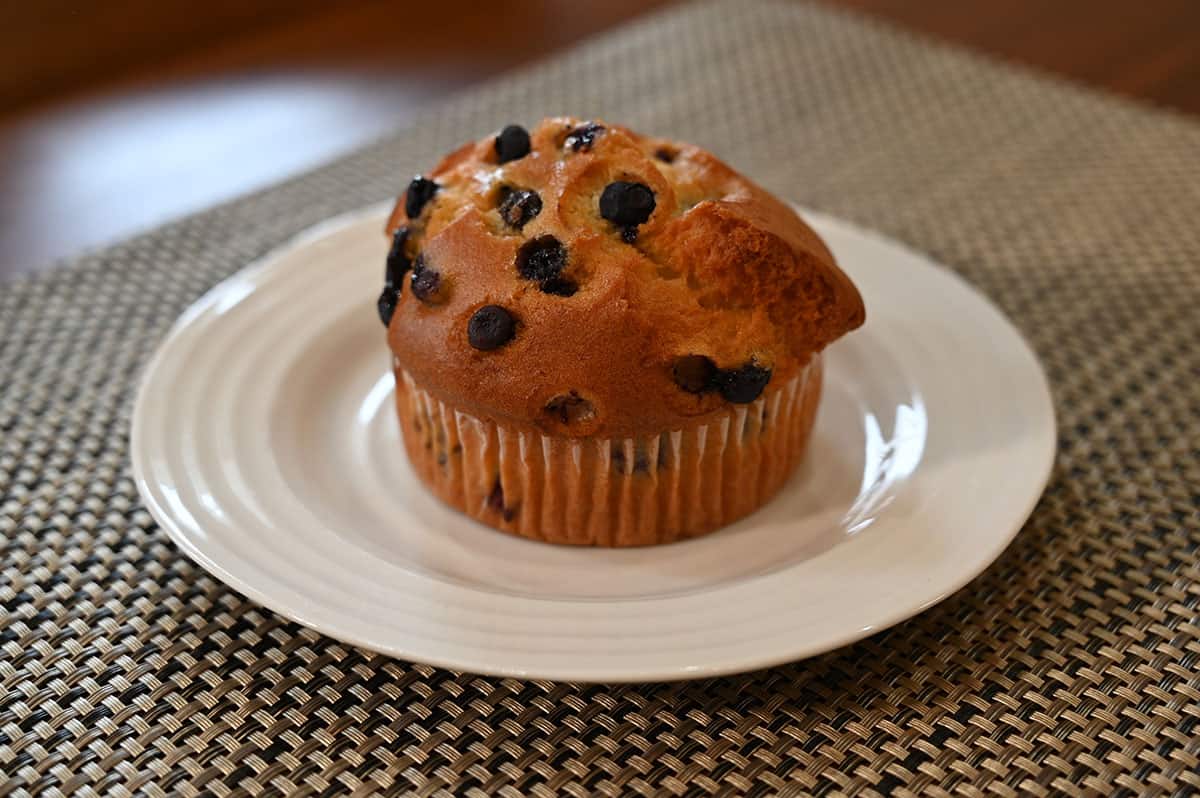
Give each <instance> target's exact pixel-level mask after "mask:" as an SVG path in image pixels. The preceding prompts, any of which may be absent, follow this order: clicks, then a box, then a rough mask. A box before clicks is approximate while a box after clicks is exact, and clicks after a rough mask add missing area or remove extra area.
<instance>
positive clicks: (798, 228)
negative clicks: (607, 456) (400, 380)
mask: <svg viewBox="0 0 1200 798" xmlns="http://www.w3.org/2000/svg"><path fill="white" fill-rule="evenodd" d="M387 232H388V233H389V235H391V236H392V237H393V245H392V251H391V252H390V253H389V256H388V274H387V286H386V287H385V289H384V292H383V294H382V295H381V297H380V302H379V305H380V308H379V310H380V315H381V317H383V318H384V319H385V323H387V324H388V344H389V346H390V347H391V350H392V352H393V354H394V355H395V358H396V361H397V363H398V364H399V365H400V366H401V367H402V368H403V369H405V370H406V371H408V372H409V373H410V374H411V375H412V376H413V378H414V379H415V380H416V381H417V382H418V383H419V384H421V385H422V386H423V387H424V388H425V389H426V390H428V391H430V392H431V393H433V394H434V395H435V396H437V397H438V398H440V399H442V400H443V401H445V402H447V403H449V404H451V405H453V406H456V407H458V408H460V409H461V410H463V411H465V412H467V413H470V414H472V415H475V416H479V417H484V418H490V419H494V420H496V421H500V422H503V423H509V424H513V423H516V424H519V425H531V426H534V427H537V428H539V429H540V430H542V431H543V432H546V433H549V434H553V435H564V436H598V437H628V436H638V435H654V434H658V433H661V432H665V431H668V430H674V429H682V428H684V427H690V426H692V425H694V424H697V423H703V422H707V421H710V420H711V419H712V417H713V416H715V415H717V414H719V413H721V412H723V411H725V410H727V409H728V408H729V407H730V406H731V404H736V403H745V402H749V401H753V400H754V399H755V398H757V397H758V396H759V395H760V394H763V393H764V392H765V393H766V394H768V395H769V394H770V393H771V392H772V391H773V390H777V389H778V388H779V386H781V385H783V384H785V383H786V382H787V381H788V380H789V379H790V378H792V377H793V376H795V375H796V374H797V373H798V371H799V369H800V368H801V367H803V366H804V365H805V364H807V362H808V361H809V360H810V358H811V357H812V356H813V354H814V353H816V352H819V351H820V350H821V349H822V348H824V347H825V346H826V345H827V344H829V343H830V342H831V341H833V340H835V339H836V338H838V337H839V336H841V335H843V334H844V333H846V332H848V331H850V330H852V329H854V328H855V327H858V326H859V325H861V324H862V323H863V320H864V310H863V304H862V299H861V297H860V296H859V294H858V291H857V290H856V289H855V287H854V285H853V284H852V283H851V282H850V280H849V279H848V278H847V277H846V275H845V274H843V273H842V271H841V270H840V269H839V268H838V267H837V265H836V264H835V263H834V260H833V256H832V255H831V254H830V253H829V250H828V249H827V248H826V247H825V245H824V244H823V243H822V241H821V240H820V238H818V237H817V235H816V234H815V233H814V232H813V231H812V230H811V229H810V228H809V227H808V226H807V225H806V224H804V222H802V221H801V220H800V218H799V217H798V216H797V215H796V214H795V212H793V211H792V209H791V208H790V207H788V206H787V205H785V204H784V203H782V202H780V201H779V200H777V199H775V198H774V197H773V196H771V195H770V194H768V193H767V192H766V191H764V190H763V189H761V188H759V187H758V186H756V185H755V184H754V183H752V182H750V181H749V180H747V179H746V178H745V177H742V176H741V175H739V174H738V173H737V172H735V171H733V170H732V169H730V168H729V167H728V166H726V165H725V164H724V163H722V162H721V161H720V160H718V159H717V158H716V157H714V156H713V155H712V154H710V153H709V152H706V151H705V150H702V149H700V148H699V147H695V146H692V145H689V144H683V143H680V142H674V141H668V140H666V139H657V138H651V137H648V136H641V135H638V134H636V133H633V132H632V131H630V130H627V129H625V128H623V127H620V126H617V125H610V124H608V123H607V122H603V121H592V122H585V121H582V120H578V119H567V118H557V119H547V120H544V121H543V122H542V123H541V124H539V125H538V126H537V127H536V128H535V129H534V130H533V131H532V133H528V134H527V133H526V132H525V131H524V130H523V129H521V128H519V127H517V126H515V125H510V126H509V127H507V128H505V129H504V130H503V131H501V133H499V134H496V135H492V136H488V137H487V138H484V139H481V140H480V141H477V142H473V143H470V144H467V145H465V146H463V147H461V148H460V149H458V150H456V151H455V152H453V153H451V154H450V155H448V156H446V157H445V158H444V159H443V160H442V162H441V163H439V164H438V165H437V167H436V168H435V169H434V170H433V171H432V172H430V173H429V175H428V176H427V177H418V178H414V180H413V182H412V183H411V184H410V186H409V188H408V190H407V191H406V192H405V194H404V195H402V196H401V197H400V199H399V201H398V202H397V203H396V208H395V210H394V211H393V212H392V215H391V218H390V219H389V220H388V224H387ZM406 284H407V285H406Z"/></svg>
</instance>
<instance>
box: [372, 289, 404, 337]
mask: <svg viewBox="0 0 1200 798" xmlns="http://www.w3.org/2000/svg"><path fill="white" fill-rule="evenodd" d="M399 301H400V288H399V287H397V286H391V285H385V286H384V287H383V293H381V294H380V295H379V300H378V301H377V302H376V303H375V307H376V308H377V309H378V310H379V320H380V321H382V322H383V326H384V327H387V326H388V325H389V324H391V323H392V314H393V313H395V312H396V303H397V302H399Z"/></svg>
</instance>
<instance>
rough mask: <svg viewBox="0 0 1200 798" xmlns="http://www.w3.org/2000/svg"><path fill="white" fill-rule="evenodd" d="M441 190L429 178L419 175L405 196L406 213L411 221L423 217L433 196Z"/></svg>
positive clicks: (410, 184)
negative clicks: (422, 214) (426, 206)
mask: <svg viewBox="0 0 1200 798" xmlns="http://www.w3.org/2000/svg"><path fill="white" fill-rule="evenodd" d="M439 188H441V186H439V185H438V184H437V183H435V182H433V181H432V180H430V179H429V178H427V177H421V176H420V175H417V176H416V177H414V178H413V179H412V182H411V183H409V184H408V191H406V192H405V194H404V212H405V213H407V214H408V218H409V219H416V218H417V217H418V216H420V215H421V211H422V210H424V208H425V205H426V204H427V203H428V202H429V201H430V200H431V199H433V195H434V194H436V193H437V190H438V189H439Z"/></svg>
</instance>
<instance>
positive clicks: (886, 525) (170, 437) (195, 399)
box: [133, 209, 1055, 681]
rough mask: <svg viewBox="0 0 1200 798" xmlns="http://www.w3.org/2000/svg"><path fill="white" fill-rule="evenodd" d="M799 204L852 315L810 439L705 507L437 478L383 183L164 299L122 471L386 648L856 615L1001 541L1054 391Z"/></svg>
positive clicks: (407, 653) (663, 663) (913, 282)
mask: <svg viewBox="0 0 1200 798" xmlns="http://www.w3.org/2000/svg"><path fill="white" fill-rule="evenodd" d="M806 216H807V218H808V219H809V220H810V221H811V222H812V223H813V225H814V226H815V227H816V229H817V231H818V232H819V233H820V234H821V235H822V236H823V237H824V238H825V240H826V241H827V242H828V243H829V245H830V247H831V248H832V249H833V251H834V253H835V254H836V255H837V257H838V260H839V261H840V262H841V263H842V265H843V266H844V267H845V269H846V271H847V272H848V273H849V274H850V275H851V277H853V279H854V280H855V282H856V283H857V284H858V286H859V288H860V289H861V291H862V293H863V296H864V298H865V300H866V305H867V318H868V322H867V324H866V326H865V327H863V328H862V329H861V330H859V331H857V332H855V333H852V334H851V335H849V336H848V337H847V338H845V339H843V340H842V341H839V342H838V343H836V344H835V345H834V346H832V347H831V348H830V349H829V350H828V352H827V359H826V389H825V394H824V398H823V400H822V404H821V410H820V414H819V417H818V421H817V427H816V432H815V435H814V438H813V442H812V448H811V450H810V453H809V456H808V457H807V459H806V462H805V464H804V465H803V466H802V467H801V468H800V470H799V472H798V473H797V474H796V475H795V477H794V478H793V479H792V480H791V482H790V483H789V484H788V486H787V487H786V488H785V489H784V491H783V492H782V493H781V495H780V496H778V497H777V498H776V499H775V500H774V501H772V502H771V503H770V504H769V505H768V506H766V507H765V508H763V509H762V510H760V511H758V512H757V513H755V514H753V515H752V516H750V517H749V518H747V519H744V520H743V521H741V522H739V523H737V524H734V525H733V526H731V527H728V528H727V529H724V530H722V531H720V532H718V533H715V534H713V535H709V536H707V537H703V538H700V539H698V540H693V541H688V542H684V543H676V544H672V545H669V546H659V547H653V548H643V549H634V550H605V549H587V548H572V547H560V546H552V545H547V544H541V543H533V542H529V541H525V540H521V539H518V538H514V537H510V536H507V535H504V534H502V533H499V532H495V531H493V530H492V529H490V528H487V527H484V526H481V525H479V524H477V523H475V522H473V521H471V520H470V519H468V518H466V517H465V516H462V515H460V514H458V513H457V512H455V511H453V510H451V509H448V508H447V507H445V506H443V505H441V504H440V503H439V502H438V501H437V500H435V499H434V498H432V497H431V496H430V495H429V494H427V493H426V492H425V490H424V488H422V487H421V485H420V484H419V483H418V481H417V479H416V477H415V476H414V475H413V473H412V471H411V470H410V468H409V466H408V463H407V460H406V458H405V455H404V451H403V448H402V445H401V441H400V432H399V426H398V424H397V422H396V419H395V417H394V410H393V404H392V402H391V398H390V397H391V392H392V377H391V374H390V371H389V355H388V353H387V351H386V345H385V343H384V335H383V329H382V327H381V326H380V324H379V320H378V318H377V317H376V315H375V309H374V301H375V296H376V294H377V293H378V291H379V286H380V283H381V280H382V272H383V266H382V263H383V255H384V250H385V248H386V242H385V241H384V240H383V238H382V236H381V233H380V230H381V227H382V224H383V218H384V211H383V210H382V209H371V210H369V211H366V212H363V213H359V214H356V215H353V216H351V217H346V218H343V219H340V220H334V221H333V222H330V223H327V224H325V225H322V226H320V227H319V228H317V229H315V230H313V231H311V232H309V233H307V234H305V235H304V236H302V237H301V238H299V239H298V240H296V241H293V242H292V243H290V244H288V245H287V246H285V247H284V248H282V249H281V250H279V251H277V252H275V253H274V254H272V255H271V256H269V257H267V258H266V259H265V260H264V261H262V262H260V263H259V264H257V265H255V266H253V267H251V268H248V269H246V270H244V271H242V272H241V273H239V274H237V275H235V276H233V277H231V278H230V279H229V280H227V281H225V282H224V283H222V284H221V285H219V286H217V287H216V288H215V289H213V290H212V291H211V292H210V293H209V294H207V295H206V296H205V297H204V298H203V299H201V300H200V301H198V302H197V303H196V304H195V305H193V306H192V307H191V308H190V309H189V310H188V311H187V312H186V313H185V314H184V315H183V316H182V317H181V318H180V319H179V321H178V322H177V323H176V325H175V327H174V329H173V330H172V331H171V333H170V335H168V337H167V340H166V341H165V342H164V343H163V344H162V347H161V348H160V349H159V351H158V353H157V355H156V356H155V358H154V360H153V361H152V362H151V364H150V366H149V368H148V369H147V372H146V375H145V377H144V382H143V384H142V386H141V391H140V393H139V395H138V398H137V406H136V408H135V411H134V420H133V465H134V472H135V475H136V479H137V484H138V489H139V490H140V491H141V493H142V497H143V498H144V499H145V501H146V503H147V505H148V506H149V508H150V512H151V513H152V514H153V515H154V517H155V518H156V519H157V520H158V521H159V523H161V524H162V526H163V528H165V529H166V530H167V532H168V534H170V536H171V538H172V539H173V540H174V541H175V542H176V543H177V544H178V545H179V546H180V548H182V549H183V550H184V551H185V552H187V554H188V555H189V556H190V557H192V559H194V560H195V561H196V562H198V563H199V564H200V565H202V566H203V567H204V568H206V569H208V570H209V571H210V572H212V573H213V574H214V575H216V576H217V577H218V578H220V579H222V580H223V581H225V582H226V583H227V584H229V585H230V586H232V587H233V588H235V589H237V590H238V591H240V592H242V593H244V594H245V595H247V596H249V597H250V598H252V599H254V600H255V601H258V602H260V603H262V604H264V605H265V606H267V607H270V608H271V609H273V610H275V611H277V612H279V613H282V614H283V615H286V616H288V617H289V618H292V619H295V620H296V621H299V622H300V623H302V624H305V625H307V626H311V627H312V628H314V629H317V630H318V631H321V632H324V633H326V634H328V635H330V636H332V637H335V638H338V639H340V640H343V641H346V642H348V643H352V644H354V645H358V646H362V647H364V648H368V649H372V650H375V651H379V652H383V653H385V654H391V655H393V656H396V657H402V658H404V659H410V660H416V661H419V662H426V663H431V664H435V665H440V666H445V667H449V668H455V669H460V670H465V671H472V672H477V673H486V674H495V675H504V676H518V677H532V678H549V679H564V680H581V681H649V680H659V679H679V678H693V677H700V676H710V675H715V674H723V673H731V672H736V671H743V670H748V669H752V668H758V667H763V666H767V665H773V664H777V663H781V662H785V661H789V660H794V659H799V658H801V657H807V656H811V655H813V654H818V653H821V652H824V651H828V650H829V649H832V648H836V647H838V646H841V645H845V644H846V643H850V642H853V641H855V640H858V639H860V638H862V637H865V636H867V635H869V634H871V633H873V632H877V631H879V630H881V629H884V628H886V627H888V626H891V625H892V624H895V623H897V622H899V621H901V620H904V619H905V618H908V617H910V616H912V615H914V614H916V613H918V612H920V611H922V610H924V609H925V608H927V607H929V606H930V605H932V604H934V603H936V602H938V601H941V600H942V599H944V598H945V597H946V596H948V595H950V594H951V593H953V592H954V591H956V590H958V589H959V588H961V587H962V586H963V585H965V584H966V583H967V582H969V581H970V580H971V579H972V578H973V577H974V576H976V575H977V574H978V573H979V572H980V571H982V570H983V569H984V568H985V567H986V566H987V565H988V564H989V563H991V562H992V560H994V559H995V558H996V557H997V556H998V555H999V554H1000V552H1001V551H1002V550H1003V549H1004V547H1005V546H1006V545H1007V544H1008V542H1009V541H1010V540H1012V538H1013V536H1014V535H1015V534H1016V533H1017V531H1018V530H1019V529H1020V528H1021V525H1022V523H1024V521H1025V519H1026V518H1027V517H1028V515H1029V513H1030V512H1031V511H1032V509H1033V506H1034V503H1035V502H1036V501H1037V498H1038V496H1039V495H1040V494H1041V491H1042V488H1043V487H1044V485H1045V482H1046V479H1047V478H1048V475H1049V471H1050V466H1051V463H1052V461H1053V457H1054V441H1055V427H1054V414H1053V409H1052V407H1051V402H1050V394H1049V390H1048V387H1047V384H1046V380H1045V377H1044V375H1043V374H1042V371H1041V369H1040V367H1039V366H1038V363H1037V360H1036V359H1035V357H1034V355H1033V353H1032V352H1031V351H1030V349H1029V347H1028V346H1027V345H1026V344H1025V342H1024V341H1023V340H1022V339H1021V337H1020V335H1019V334H1018V333H1017V331H1016V330H1015V329H1014V328H1013V327H1012V325H1011V324H1009V322H1008V321H1006V320H1005V319H1004V317H1003V316H1001V314H1000V313H999V312H998V311H997V310H996V309H995V308H994V307H993V306H992V305H991V304H990V303H989V302H988V301H987V300H986V299H984V298H983V297H982V296H981V295H980V294H979V293H977V292H976V291H975V290H973V289H972V288H970V287H969V286H968V285H967V284H966V283H965V282H963V281H962V280H961V279H959V278H958V277H956V276H955V275H953V274H951V273H950V272H948V271H946V270H944V269H942V268H939V267H937V266H935V265H934V264H933V263H931V262H930V261H929V260H928V259H927V258H925V257H923V256H921V255H918V254H916V253H914V252H911V251H909V250H908V249H905V248H903V247H901V246H899V245H898V244H896V243H894V242H891V241H888V240H885V239H883V238H881V237H879V236H877V235H873V234H870V233H867V232H865V231H863V230H861V229H859V228H857V227H854V226H852V225H850V224H847V223H846V222H842V221H837V220H835V219H831V218H829V217H825V216H821V215H819V214H815V213H807V214H806Z"/></svg>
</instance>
